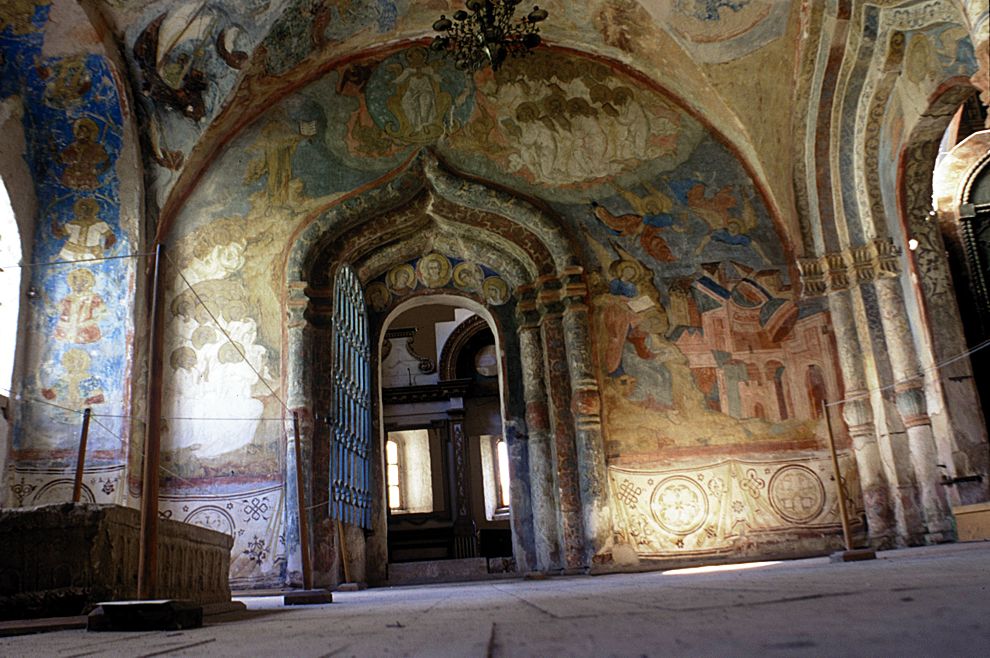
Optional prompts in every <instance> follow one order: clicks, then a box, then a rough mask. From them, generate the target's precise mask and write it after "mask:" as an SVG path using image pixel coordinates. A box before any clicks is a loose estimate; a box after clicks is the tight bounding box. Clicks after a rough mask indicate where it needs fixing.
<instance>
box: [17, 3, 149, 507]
mask: <svg viewBox="0 0 990 658" xmlns="http://www.w3.org/2000/svg"><path fill="white" fill-rule="evenodd" d="M10 9H11V11H10V12H9V13H8V14H6V16H5V18H4V19H3V20H2V22H0V30H2V32H0V54H2V57H0V62H2V65H3V67H4V70H3V81H4V83H3V87H2V90H0V91H2V94H3V95H7V94H10V93H14V92H15V91H16V92H17V93H19V94H20V95H21V98H22V101H23V105H24V115H23V122H24V130H25V135H26V138H27V152H26V153H25V159H26V161H27V162H28V164H29V166H30V167H31V169H32V172H33V173H34V181H35V188H34V192H35V196H36V198H37V201H38V217H39V221H37V223H36V234H35V236H34V245H33V252H32V253H31V254H30V255H29V256H27V257H26V258H25V261H27V262H30V263H32V265H31V266H30V268H29V269H28V270H27V272H26V275H27V276H29V277H30V278H29V282H30V283H29V285H30V289H31V291H32V293H33V294H29V299H28V301H27V305H28V306H29V308H30V318H31V320H30V322H31V325H30V329H29V332H30V335H31V337H32V344H33V346H34V349H33V350H32V351H30V352H29V354H30V357H29V358H31V359H32V360H34V361H35V363H34V364H31V365H29V366H28V368H27V370H28V371H33V373H34V375H33V377H30V378H28V379H27V381H26V382H25V383H24V385H23V390H22V391H21V393H22V395H23V396H24V398H26V399H28V400H32V401H34V402H33V403H32V404H30V405H27V406H25V407H24V412H23V414H22V415H21V417H20V418H19V419H17V425H16V429H15V432H14V438H13V450H14V453H15V454H18V455H20V456H22V457H24V458H25V459H22V460H21V461H20V462H19V466H24V465H25V464H27V462H28V461H29V460H30V459H46V458H58V456H60V455H64V454H71V453H72V452H74V448H75V444H76V442H77V440H78V432H79V425H80V417H79V411H81V410H82V409H83V408H85V407H91V408H93V411H94V413H95V414H97V415H103V416H104V419H103V420H101V421H100V422H101V423H102V425H101V430H100V431H94V433H93V436H91V438H90V446H91V448H92V456H91V464H92V465H93V466H94V468H105V467H108V466H111V467H112V466H120V467H122V461H121V460H122V455H124V453H125V446H124V441H125V439H124V438H123V436H126V431H125V428H126V423H124V422H123V418H124V417H125V416H126V414H127V413H128V411H129V407H130V400H129V397H130V392H129V388H128V384H127V382H128V379H129V375H130V364H129V362H128V358H127V356H128V354H129V353H130V351H131V349H132V346H133V321H132V318H131V317H130V316H129V309H130V308H131V299H132V297H133V291H134V272H135V270H136V267H137V263H136V260H135V259H133V258H131V257H130V256H131V251H132V243H131V236H130V234H129V232H128V230H125V229H124V228H123V227H122V226H121V220H120V201H119V187H120V182H119V179H118V175H117V171H116V162H117V159H118V157H119V155H120V151H121V145H122V139H123V137H122V132H123V131H122V126H123V121H124V117H123V115H122V109H121V106H122V103H121V98H120V91H119V89H118V79H117V75H116V72H115V70H114V69H113V67H112V65H111V64H110V62H109V61H108V60H107V59H106V58H103V57H101V56H98V55H76V56H70V55H67V56H61V57H46V56H44V54H43V50H42V49H43V44H44V38H45V28H46V26H47V20H48V16H49V11H50V9H51V6H50V3H47V2H37V3H34V2H23V3H21V2H15V3H13V5H12V6H11V7H10ZM31 477H40V478H41V480H38V481H37V482H36V483H35V484H34V485H32V486H35V487H36V488H39V489H40V488H44V486H46V485H44V484H43V483H42V481H43V480H45V479H46V478H49V477H50V476H44V475H38V474H34V475H32V476H31ZM114 489H115V487H111V488H110V492H111V493H112V492H113V491H114Z"/></svg>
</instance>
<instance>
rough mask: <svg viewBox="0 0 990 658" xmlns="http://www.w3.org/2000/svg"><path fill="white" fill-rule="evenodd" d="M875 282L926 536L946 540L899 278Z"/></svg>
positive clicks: (948, 533) (945, 513) (944, 510)
mask: <svg viewBox="0 0 990 658" xmlns="http://www.w3.org/2000/svg"><path fill="white" fill-rule="evenodd" d="M875 286H876V291H877V302H878V305H879V307H880V319H881V322H882V324H883V330H884V336H885V339H886V344H887V350H888V354H889V357H890V366H891V369H892V371H893V376H894V382H895V388H894V393H895V399H896V403H897V411H898V413H899V414H900V416H901V419H902V421H903V422H904V427H905V430H906V432H907V436H908V446H909V451H910V460H911V466H912V469H913V470H914V475H915V479H916V481H917V486H918V494H919V498H920V501H919V502H920V504H921V508H922V511H923V513H924V518H925V525H926V528H927V536H926V540H927V541H930V542H938V541H945V540H948V539H951V537H952V523H951V520H950V518H949V509H948V505H947V504H946V500H945V492H944V490H943V489H942V486H941V484H940V480H941V477H940V474H939V472H938V467H937V466H936V451H935V438H934V436H933V435H932V423H931V418H929V416H928V410H927V400H926V398H925V391H924V378H923V376H922V374H921V369H920V365H919V362H918V355H917V352H916V350H915V346H914V341H913V338H912V336H911V330H910V328H909V327H908V326H907V320H906V312H907V311H906V309H905V307H904V297H903V293H902V291H901V284H900V280H899V279H897V278H894V277H893V276H880V277H879V278H878V279H877V281H876V283H875Z"/></svg>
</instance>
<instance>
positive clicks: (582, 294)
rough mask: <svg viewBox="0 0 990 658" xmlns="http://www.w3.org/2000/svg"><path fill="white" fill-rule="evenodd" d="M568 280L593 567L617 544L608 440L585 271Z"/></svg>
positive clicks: (577, 427) (575, 407)
mask: <svg viewBox="0 0 990 658" xmlns="http://www.w3.org/2000/svg"><path fill="white" fill-rule="evenodd" d="M564 277H565V278H564V289H563V298H564V317H563V325H564V341H565V343H566V347H567V365H568V367H569V368H570V374H571V413H572V414H573V417H574V432H575V444H576V448H577V465H578V473H579V476H580V492H581V509H582V511H583V512H584V516H583V519H582V520H583V523H584V540H585V560H586V563H587V564H589V565H590V564H592V563H593V561H594V558H595V556H596V555H599V554H600V553H603V552H605V551H607V550H609V547H610V546H611V540H612V508H611V506H610V505H609V490H608V479H607V473H606V470H605V443H604V441H603V439H602V419H601V408H602V401H601V394H600V392H599V390H598V380H597V379H595V375H594V367H593V364H592V360H591V347H590V341H589V339H588V335H589V332H588V327H589V318H588V305H587V298H588V286H587V284H586V283H585V281H584V275H583V271H582V270H581V268H577V267H575V268H569V269H568V270H567V271H565V275H564Z"/></svg>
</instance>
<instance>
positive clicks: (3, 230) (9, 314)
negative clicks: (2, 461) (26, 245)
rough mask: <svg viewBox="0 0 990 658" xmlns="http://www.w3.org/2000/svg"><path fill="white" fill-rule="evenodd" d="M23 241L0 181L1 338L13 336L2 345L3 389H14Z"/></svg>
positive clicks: (0, 374)
mask: <svg viewBox="0 0 990 658" xmlns="http://www.w3.org/2000/svg"><path fill="white" fill-rule="evenodd" d="M20 261H21V239H20V233H19V232H18V230H17V222H16V221H15V220H14V211H13V209H11V207H10V199H8V197H7V188H6V187H5V186H4V183H3V181H2V180H0V268H3V270H2V271H0V336H7V337H10V338H9V340H5V341H4V343H5V344H4V345H0V389H2V390H3V391H7V390H10V387H11V373H12V372H13V369H14V350H15V348H16V346H17V345H16V341H15V340H14V339H13V337H14V336H16V335H17V307H18V303H19V301H20V294H21V268H20V267H13V266H16V265H18V264H19V263H20Z"/></svg>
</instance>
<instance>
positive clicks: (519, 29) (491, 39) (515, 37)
mask: <svg viewBox="0 0 990 658" xmlns="http://www.w3.org/2000/svg"><path fill="white" fill-rule="evenodd" d="M521 1H522V0H467V2H465V3H464V5H465V6H466V7H467V9H468V11H464V10H463V9H458V10H457V11H455V12H454V15H453V20H451V19H449V18H447V17H446V16H444V15H442V14H441V15H440V18H439V19H438V20H437V21H436V22H435V23H433V29H434V30H436V31H437V32H439V33H440V34H439V35H437V36H436V37H434V39H433V44H432V46H431V47H432V48H433V50H435V51H437V52H441V53H444V54H445V55H447V56H448V57H452V58H453V60H454V65H455V66H457V68H459V69H461V70H462V71H478V70H480V69H483V68H485V67H486V66H491V67H492V70H493V71H497V70H498V69H499V67H500V66H502V62H504V61H505V58H506V57H508V56H509V55H512V56H513V57H519V56H521V55H525V54H527V53H528V52H529V51H530V50H532V49H533V48H535V47H536V46H538V45H539V43H540V34H539V32H540V28H539V27H538V25H537V24H538V23H540V22H541V21H543V20H545V19H546V17H547V12H546V10H544V9H540V8H539V7H535V6H534V7H533V11H531V12H529V14H527V15H526V16H524V17H523V18H519V19H517V20H516V21H514V22H513V20H512V16H513V14H514V13H515V11H516V5H518V4H519V3H520V2H521Z"/></svg>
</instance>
